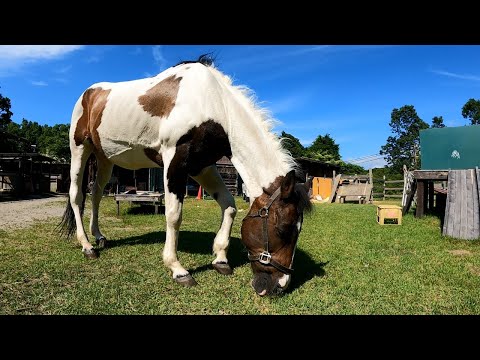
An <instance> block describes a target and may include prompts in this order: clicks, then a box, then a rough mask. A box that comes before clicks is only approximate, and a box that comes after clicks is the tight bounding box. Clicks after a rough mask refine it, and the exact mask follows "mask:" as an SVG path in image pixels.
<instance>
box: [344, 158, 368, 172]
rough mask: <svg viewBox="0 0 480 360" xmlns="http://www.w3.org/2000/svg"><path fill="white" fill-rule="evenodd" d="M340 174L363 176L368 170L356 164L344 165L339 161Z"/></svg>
mask: <svg viewBox="0 0 480 360" xmlns="http://www.w3.org/2000/svg"><path fill="white" fill-rule="evenodd" d="M339 172H340V174H343V175H365V174H368V170H366V169H365V168H364V167H362V166H360V165H356V164H350V163H346V162H344V161H342V160H340V170H339Z"/></svg>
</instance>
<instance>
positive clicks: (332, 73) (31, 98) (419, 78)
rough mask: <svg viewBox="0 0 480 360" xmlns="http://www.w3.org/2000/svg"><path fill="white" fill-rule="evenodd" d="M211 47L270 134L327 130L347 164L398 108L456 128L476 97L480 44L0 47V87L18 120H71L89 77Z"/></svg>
mask: <svg viewBox="0 0 480 360" xmlns="http://www.w3.org/2000/svg"><path fill="white" fill-rule="evenodd" d="M208 52H213V53H214V55H216V57H217V61H216V66H217V67H218V68H219V69H220V70H221V71H223V72H224V73H226V74H228V75H229V76H231V77H232V79H233V80H234V83H235V84H243V85H247V86H248V87H250V88H251V89H252V90H254V91H255V93H256V95H257V98H258V100H259V101H261V102H262V104H263V106H265V107H267V108H269V109H270V110H271V111H272V112H273V115H274V117H275V118H276V119H277V120H279V121H280V122H281V124H280V125H279V126H277V127H276V128H275V131H276V132H278V133H279V132H281V131H282V130H284V131H286V132H288V133H290V134H292V135H294V136H295V137H297V138H299V139H300V141H301V142H302V144H303V145H305V146H308V145H310V144H311V142H312V141H313V140H315V138H316V137H317V136H318V135H325V134H330V136H331V137H332V138H333V139H334V140H335V142H336V143H337V144H339V146H340V155H341V156H342V159H343V160H346V161H348V160H351V159H359V158H362V157H366V156H369V155H374V154H378V152H379V150H380V147H381V146H382V145H384V144H385V143H386V140H387V138H388V136H390V135H391V131H390V127H389V126H388V123H389V121H390V116H391V112H392V110H393V109H394V108H400V107H401V106H403V105H413V106H414V107H415V109H416V110H417V113H418V115H419V116H420V118H422V119H423V120H424V121H426V122H427V123H429V124H431V120H432V118H433V117H434V116H443V118H444V122H445V125H447V126H462V125H466V124H468V122H467V120H466V119H464V118H463V117H462V114H461V108H462V106H463V105H464V104H465V103H466V102H467V101H468V99H470V98H475V99H479V98H480V93H479V92H480V62H479V59H480V46H479V45H448V46H447V45H395V46H388V45H192V46H187V45H164V46H162V45H152V46H147V45H115V46H113V45H112V46H107V45H89V46H85V45H34V46H33V45H32V46H29V45H0V93H1V94H2V95H3V96H6V97H9V98H10V99H11V102H12V108H11V110H12V112H13V120H14V121H15V122H17V123H20V122H21V121H22V119H23V118H25V119H27V120H30V121H36V122H38V123H39V124H48V125H54V124H59V123H69V122H70V116H71V111H72V108H73V106H74V104H75V102H76V100H77V99H78V97H79V95H80V94H81V93H82V92H83V91H84V90H85V89H86V88H88V87H89V86H90V85H91V84H93V83H96V82H100V81H125V80H133V79H138V78H142V77H148V76H153V75H156V74H158V73H159V72H161V71H162V70H164V69H166V68H168V67H169V66H172V65H175V64H176V63H177V62H179V61H181V60H189V59H196V58H197V57H198V56H199V55H200V54H203V53H208ZM379 164H381V162H380V163H379V162H363V163H360V165H362V166H364V167H366V168H369V167H375V166H378V165H379Z"/></svg>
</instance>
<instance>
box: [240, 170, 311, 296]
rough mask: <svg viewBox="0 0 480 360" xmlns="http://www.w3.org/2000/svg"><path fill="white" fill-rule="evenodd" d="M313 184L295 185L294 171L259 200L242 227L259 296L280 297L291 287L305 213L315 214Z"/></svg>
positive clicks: (275, 183)
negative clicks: (296, 249)
mask: <svg viewBox="0 0 480 360" xmlns="http://www.w3.org/2000/svg"><path fill="white" fill-rule="evenodd" d="M309 188H310V181H307V183H305V184H297V183H296V182H295V171H294V170H292V171H290V172H289V173H288V174H287V175H285V176H284V177H280V178H279V179H278V181H275V182H274V184H273V185H272V186H271V187H270V188H269V189H264V191H263V194H262V195H260V196H259V197H257V198H256V199H255V201H254V202H253V204H252V206H251V208H250V211H249V212H248V214H247V216H246V217H245V218H244V219H243V223H242V242H243V244H244V245H245V247H246V248H247V250H248V259H249V260H250V264H251V266H252V271H253V281H252V286H253V288H254V289H255V291H256V292H257V294H258V295H260V296H263V295H270V296H271V295H278V294H280V293H282V292H283V291H284V290H285V289H286V288H287V286H288V284H289V283H290V280H291V276H292V273H293V269H292V263H293V257H294V255H295V248H296V246H297V240H298V235H299V234H300V230H301V228H302V222H303V213H304V211H310V210H311V207H312V205H311V203H310V200H309V197H308V190H309Z"/></svg>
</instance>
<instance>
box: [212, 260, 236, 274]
mask: <svg viewBox="0 0 480 360" xmlns="http://www.w3.org/2000/svg"><path fill="white" fill-rule="evenodd" d="M212 266H213V268H214V269H215V270H217V271H218V272H219V273H220V274H222V275H232V274H233V270H232V268H231V267H230V265H228V263H226V262H218V263H216V264H212Z"/></svg>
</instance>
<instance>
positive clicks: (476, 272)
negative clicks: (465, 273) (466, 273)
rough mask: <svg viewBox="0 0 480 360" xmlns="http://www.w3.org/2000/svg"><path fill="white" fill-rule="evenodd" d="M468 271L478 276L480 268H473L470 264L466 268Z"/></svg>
mask: <svg viewBox="0 0 480 360" xmlns="http://www.w3.org/2000/svg"><path fill="white" fill-rule="evenodd" d="M468 270H470V272H471V273H472V274H473V275H476V276H480V268H479V267H478V266H473V265H471V264H470V265H469V266H468Z"/></svg>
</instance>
